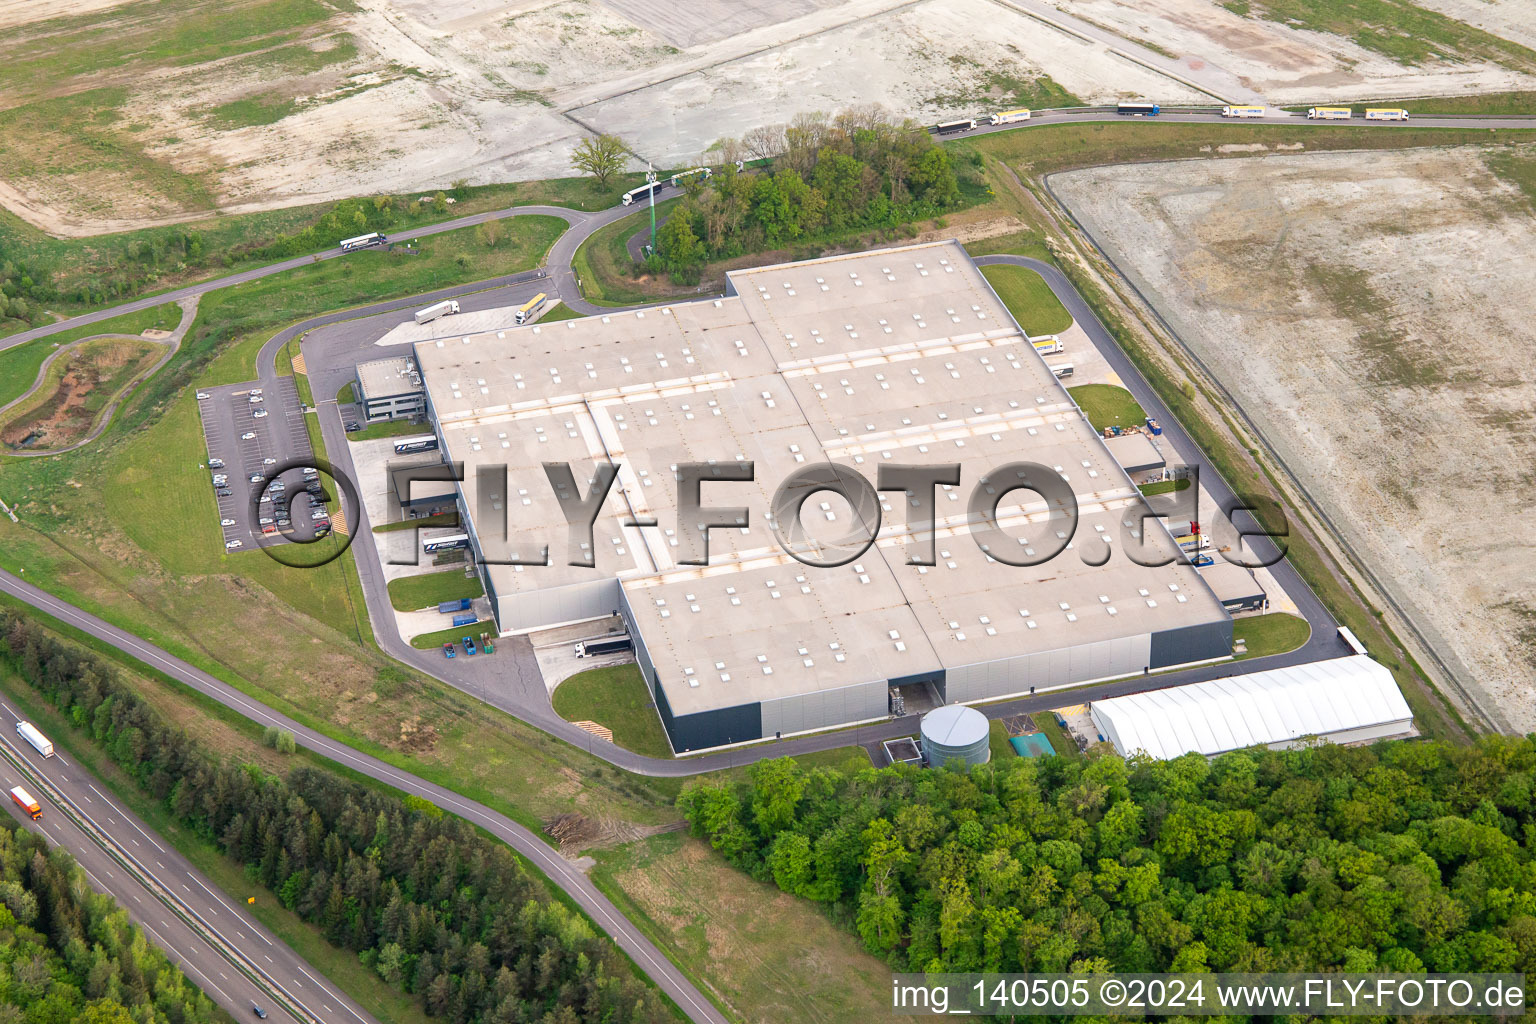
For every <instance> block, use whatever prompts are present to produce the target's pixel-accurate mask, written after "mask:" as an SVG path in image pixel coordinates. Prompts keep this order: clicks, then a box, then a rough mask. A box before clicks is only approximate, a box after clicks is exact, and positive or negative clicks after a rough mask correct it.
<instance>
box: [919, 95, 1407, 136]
mask: <svg viewBox="0 0 1536 1024" xmlns="http://www.w3.org/2000/svg"><path fill="white" fill-rule="evenodd" d="M1162 109H1163V108H1162V107H1161V106H1159V105H1158V104H1156V103H1149V102H1145V101H1135V102H1124V103H1117V104H1115V113H1116V114H1117V115H1119V116H1120V117H1157V116H1158V115H1159V114H1161V113H1162ZM1221 116H1222V117H1228V118H1254V117H1267V116H1269V108H1268V107H1265V106H1262V105H1259V104H1250V105H1247V106H1226V107H1222V108H1221ZM1354 116H1355V111H1354V108H1353V107H1310V108H1308V110H1307V119H1308V120H1309V121H1347V120H1349V119H1350V118H1352V117H1354ZM1029 118H1030V112H1029V111H1028V110H1024V109H1022V108H1021V109H1019V110H1004V111H1000V112H999V113H996V114H987V115H986V116H984V117H966V118H961V119H959V120H956V121H943V122H940V123H939V124H936V125H934V126H933V127H932V128H931V129H930V131H932V132H933V133H934V134H935V135H956V134H959V133H960V132H969V131H974V130H976V129H977V128H981V127H984V126H987V127H990V126H994V125H1001V124H1016V123H1018V122H1020V121H1028V120H1029ZM1365 119H1366V120H1367V121H1406V120H1408V111H1406V110H1404V109H1403V108H1402V107H1367V108H1365Z"/></svg>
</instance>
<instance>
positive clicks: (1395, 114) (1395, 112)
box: [1365, 107, 1408, 121]
mask: <svg viewBox="0 0 1536 1024" xmlns="http://www.w3.org/2000/svg"><path fill="white" fill-rule="evenodd" d="M1365 119H1366V120H1367V121H1406V120H1408V111H1406V110H1404V109H1403V108H1402V107H1366V108H1365Z"/></svg>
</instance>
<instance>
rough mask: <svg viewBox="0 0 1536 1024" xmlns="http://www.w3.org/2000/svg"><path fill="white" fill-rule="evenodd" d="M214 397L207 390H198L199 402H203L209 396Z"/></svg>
mask: <svg viewBox="0 0 1536 1024" xmlns="http://www.w3.org/2000/svg"><path fill="white" fill-rule="evenodd" d="M212 397H213V396H212V395H210V394H209V393H208V392H206V391H199V392H198V393H197V400H198V401H199V402H201V401H203V400H204V399H208V398H212Z"/></svg>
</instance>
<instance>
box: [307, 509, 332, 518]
mask: <svg viewBox="0 0 1536 1024" xmlns="http://www.w3.org/2000/svg"><path fill="white" fill-rule="evenodd" d="M309 518H311V519H329V518H331V514H330V513H329V512H327V511H326V510H325V509H323V508H317V509H315V510H314V511H313V512H311V513H310V514H309Z"/></svg>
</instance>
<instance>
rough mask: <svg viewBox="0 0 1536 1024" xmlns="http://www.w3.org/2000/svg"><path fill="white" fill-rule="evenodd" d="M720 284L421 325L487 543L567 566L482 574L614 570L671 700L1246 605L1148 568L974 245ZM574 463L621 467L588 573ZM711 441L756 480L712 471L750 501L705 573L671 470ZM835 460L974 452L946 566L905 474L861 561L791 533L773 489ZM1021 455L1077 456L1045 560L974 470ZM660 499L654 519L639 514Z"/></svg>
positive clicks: (675, 704) (516, 578) (854, 676)
mask: <svg viewBox="0 0 1536 1024" xmlns="http://www.w3.org/2000/svg"><path fill="white" fill-rule="evenodd" d="M729 281H730V285H731V289H732V291H733V292H734V294H731V295H729V296H727V297H725V298H721V299H709V300H702V301H697V302H689V303H679V304H677V305H674V306H671V307H665V308H659V309H648V310H642V311H638V312H624V313H612V314H608V315H604V316H597V317H589V318H585V319H581V320H569V321H563V322H559V323H553V324H549V325H547V326H540V325H534V326H532V327H522V328H513V329H507V330H503V331H492V332H487V333H484V334H478V335H470V336H467V337H452V338H446V339H438V340H435V341H423V342H420V343H418V344H417V346H416V354H417V362H418V364H419V365H420V368H421V371H422V373H423V374H424V376H425V379H426V386H427V391H428V397H429V400H430V406H431V411H432V413H433V416H434V419H435V421H436V423H437V425H438V431H439V434H440V435H441V437H442V440H443V448H444V451H445V454H446V457H447V458H449V459H451V460H455V461H458V460H462V461H463V462H464V463H465V477H466V479H465V481H464V483H463V484H462V485H461V490H462V492H463V496H464V499H465V504H466V506H467V509H468V512H469V514H470V516H471V519H472V526H471V529H472V530H473V532H474V534H475V536H476V538H477V541H478V543H479V544H480V545H481V547H482V549H483V550H484V552H485V554H486V555H487V556H488V557H493V558H494V557H497V556H498V555H501V554H504V553H505V552H507V551H514V552H517V554H518V556H519V557H523V558H527V557H531V556H533V555H534V554H536V552H537V551H538V550H539V549H540V548H541V547H543V546H544V545H548V546H549V548H550V552H551V556H552V561H553V562H554V563H555V564H553V565H551V566H548V567H513V566H493V567H491V568H490V577H491V582H492V585H493V589H494V590H495V591H496V595H497V597H498V598H499V599H506V598H507V597H508V596H509V595H517V594H523V593H540V594H546V593H549V594H552V593H554V592H556V591H560V590H563V589H565V588H572V587H580V586H583V585H590V584H594V583H598V582H601V581H609V582H610V584H611V581H612V580H614V579H615V578H617V579H618V580H619V585H620V586H621V587H622V591H623V596H624V598H625V602H626V604H627V606H628V608H629V609H630V613H631V616H632V619H633V624H634V625H635V627H636V628H637V629H638V631H639V633H640V635H641V637H642V638H643V640H644V644H645V648H646V651H647V652H648V655H649V657H650V659H651V661H652V662H653V663H654V667H655V671H656V674H657V676H658V678H659V679H660V681H661V685H662V687H663V688H664V689H665V691H666V696H667V701H668V704H669V705H670V708H671V711H672V713H674V714H677V715H682V714H690V713H695V712H699V711H702V710H707V709H713V708H722V707H730V706H734V705H740V704H743V703H746V702H751V701H759V700H771V699H775V698H779V697H784V696H787V695H793V694H804V693H809V692H813V691H832V690H837V689H839V688H842V687H848V686H853V685H856V684H860V683H865V682H868V681H869V680H872V679H881V680H886V679H896V678H901V677H906V676H913V675H920V674H922V673H930V672H935V671H940V670H953V669H955V668H958V667H962V666H973V665H977V664H979V663H991V662H1001V661H1004V660H1007V659H1013V658H1018V657H1021V656H1028V655H1035V654H1042V655H1043V654H1046V653H1048V652H1058V651H1060V650H1062V649H1063V648H1068V647H1076V646H1080V645H1085V644H1093V643H1097V642H1099V641H1112V640H1117V639H1120V638H1125V637H1140V636H1145V635H1147V634H1149V633H1158V632H1161V631H1167V630H1176V629H1179V628H1181V627H1184V626H1189V625H1195V624H1201V623H1210V622H1216V621H1225V620H1226V619H1227V615H1226V612H1225V611H1224V610H1223V609H1222V607H1221V604H1220V603H1219V602H1218V601H1217V600H1216V598H1215V597H1214V596H1213V595H1212V593H1211V591H1210V589H1209V588H1208V587H1207V586H1206V585H1205V583H1204V582H1203V581H1202V580H1201V578H1200V577H1199V575H1198V574H1197V573H1196V572H1195V571H1194V569H1193V568H1191V567H1189V566H1188V565H1187V564H1177V563H1175V564H1168V565H1165V566H1162V567H1159V568H1149V567H1145V566H1143V565H1139V564H1137V563H1135V562H1133V561H1131V560H1130V558H1128V557H1127V556H1126V554H1125V553H1124V552H1122V551H1119V550H1116V549H1119V548H1123V547H1125V546H1126V544H1127V543H1130V544H1134V545H1145V546H1146V548H1147V549H1148V550H1149V551H1154V552H1157V553H1159V554H1161V555H1162V556H1163V557H1164V558H1167V559H1173V558H1175V557H1176V555H1177V547H1176V545H1174V543H1173V541H1172V539H1171V538H1170V537H1169V536H1168V534H1167V531H1166V530H1164V529H1163V528H1162V527H1161V526H1160V525H1157V524H1150V525H1151V526H1152V528H1151V529H1150V530H1147V531H1145V532H1143V531H1142V530H1141V529H1140V527H1141V525H1142V522H1141V517H1142V516H1143V515H1144V514H1147V512H1148V510H1147V507H1146V504H1145V502H1144V500H1143V499H1142V496H1141V493H1140V492H1139V491H1138V490H1137V489H1136V487H1135V486H1134V485H1133V484H1132V483H1131V482H1130V479H1129V478H1128V477H1127V476H1126V474H1125V472H1124V471H1123V470H1122V469H1121V468H1120V467H1119V465H1118V464H1117V463H1116V462H1115V460H1114V459H1113V458H1112V457H1111V456H1110V454H1109V452H1108V451H1107V450H1106V448H1105V446H1104V442H1103V440H1102V439H1101V438H1099V437H1098V435H1097V434H1096V433H1095V432H1094V430H1093V429H1092V427H1091V426H1089V424H1088V422H1087V420H1086V419H1085V418H1084V417H1083V415H1082V413H1081V412H1080V411H1079V409H1078V408H1077V406H1076V405H1075V403H1074V402H1073V401H1072V399H1071V398H1070V396H1069V395H1068V394H1067V393H1066V391H1065V390H1064V389H1063V388H1062V385H1061V384H1060V382H1058V381H1057V380H1056V378H1055V376H1054V375H1053V374H1052V373H1051V371H1050V370H1049V369H1048V368H1047V367H1046V365H1045V362H1044V360H1042V359H1041V357H1040V356H1039V354H1038V353H1036V352H1035V350H1034V348H1033V346H1032V345H1030V343H1029V341H1028V338H1027V336H1026V335H1025V333H1024V332H1023V331H1021V330H1020V328H1019V326H1018V325H1017V324H1015V323H1014V322H1013V319H1012V318H1011V316H1010V315H1009V313H1008V311H1007V309H1006V308H1005V307H1004V306H1003V305H1002V304H1001V303H1000V302H999V301H998V299H997V297H996V295H995V294H994V293H993V292H992V289H991V288H990V286H989V285H988V284H987V282H986V280H985V278H983V277H982V275H981V273H980V272H979V271H978V270H977V268H976V267H975V265H974V264H973V263H972V262H971V260H970V258H969V257H968V256H967V255H966V253H965V251H964V250H963V249H962V248H961V247H960V246H959V245H958V244H956V243H953V242H941V243H933V244H926V245H916V246H908V247H904V248H899V249H887V250H880V251H876V252H869V253H859V254H854V255H847V256H836V257H829V258H825V259H820V260H812V261H809V262H805V263H797V264H788V265H783V266H775V267H765V268H761V269H756V270H744V271H735V272H733V273H731V274H730V275H729ZM566 460H568V461H569V462H570V463H571V465H572V468H573V471H574V472H575V475H576V478H577V480H578V482H580V483H582V484H583V485H584V486H585V482H586V481H587V480H588V479H590V475H591V472H592V467H593V466H594V465H595V464H596V463H597V462H600V461H607V460H611V461H613V462H615V463H617V464H619V466H620V474H619V479H618V482H617V483H616V484H615V486H614V489H613V490H612V492H610V494H609V497H608V500H607V502H606V503H605V505H604V506H603V509H602V513H601V515H600V516H599V519H598V522H597V524H596V528H595V539H594V543H595V548H596V551H595V559H596V567H595V568H591V569H587V568H577V567H571V566H568V565H566V564H564V562H565V558H564V555H565V532H564V526H563V524H564V517H563V515H562V513H561V511H560V509H559V507H558V505H557V503H556V501H555V499H554V496H553V494H552V493H551V491H550V488H549V485H548V483H547V482H546V480H545V477H544V473H543V470H542V468H541V467H542V464H543V463H545V462H550V461H555V462H558V461H566ZM709 460H716V461H718V462H720V463H727V464H729V463H735V462H739V461H752V462H754V463H755V465H756V480H755V481H754V482H752V483H722V482H714V483H706V485H705V487H704V490H703V495H704V498H703V500H704V504H705V505H706V506H745V507H746V508H747V509H748V522H747V524H746V526H745V528H743V529H740V530H737V529H730V530H715V531H713V532H712V533H711V537H710V565H708V566H707V567H698V566H688V565H682V564H680V561H679V560H680V557H681V554H680V550H679V546H678V538H677V536H676V526H677V509H676V500H677V495H676V486H675V483H674V479H673V468H674V467H675V466H676V464H678V463H681V462H707V461H709ZM828 461H830V462H836V463H839V464H841V465H843V466H845V467H847V468H851V469H853V470H855V471H856V472H858V473H859V474H860V475H862V476H863V477H864V478H865V479H866V480H868V481H869V482H870V483H871V484H872V485H873V484H874V483H875V480H876V473H877V471H878V467H879V466H880V465H881V464H883V463H893V464H894V463H909V464H910V463H935V464H947V463H959V464H960V466H961V483H960V486H958V487H954V488H950V487H943V488H941V489H940V494H939V496H938V510H937V516H938V530H937V533H938V540H937V551H938V562H937V564H936V565H934V566H932V567H914V566H910V565H908V564H906V561H907V558H908V555H909V554H912V553H915V548H914V547H913V546H912V544H911V538H910V537H909V533H908V530H907V526H906V517H905V514H904V513H905V511H906V509H905V507H904V505H903V502H902V500H901V498H900V497H899V496H898V495H894V494H882V495H881V500H882V511H883V519H882V523H881V527H880V531H879V534H878V536H877V540H876V543H875V545H874V546H873V547H871V548H870V549H869V550H868V551H865V552H864V553H863V554H862V555H861V556H860V557H859V558H857V559H855V560H854V561H853V562H852V563H850V564H848V565H845V566H843V567H841V568H837V569H821V568H813V567H809V566H805V565H802V564H801V563H799V562H797V561H796V560H794V559H793V558H791V557H790V556H788V555H787V554H785V553H784V552H783V550H782V549H781V548H780V546H779V545H778V543H777V541H776V540H775V538H774V535H773V532H772V531H771V529H769V528H768V526H767V525H766V518H767V514H768V511H769V503H770V499H771V497H772V495H773V492H774V490H775V489H776V488H777V486H778V484H779V482H780V481H782V480H783V479H784V478H785V477H786V476H787V475H788V474H790V473H792V472H793V471H795V470H796V469H799V468H802V467H803V466H804V465H806V464H808V463H814V462H828ZM1019 461H1029V462H1034V463H1039V464H1042V465H1045V466H1048V467H1051V468H1052V469H1054V470H1055V471H1056V472H1057V473H1059V474H1061V475H1062V476H1063V477H1064V478H1065V479H1066V481H1067V482H1068V484H1069V485H1070V486H1071V488H1072V490H1073V491H1074V492H1075V493H1076V496H1077V501H1078V504H1079V508H1080V519H1079V522H1078V525H1077V529H1076V534H1075V536H1074V537H1073V538H1072V542H1071V543H1072V546H1071V548H1070V549H1068V550H1066V551H1064V552H1063V553H1062V554H1061V555H1059V556H1057V557H1056V558H1054V559H1052V560H1050V561H1048V562H1046V563H1045V564H1043V565H1039V566H1034V567H1031V568H1016V567H1013V566H1009V565H1005V564H1003V563H1001V562H998V561H996V560H994V559H992V558H990V557H989V556H987V555H986V554H984V553H983V552H982V551H981V550H980V549H979V548H978V546H977V544H976V543H975V541H974V539H973V537H972V536H971V535H970V534H971V532H972V528H973V524H972V523H971V522H970V520H969V516H968V512H967V506H968V498H969V496H970V493H971V490H972V488H973V487H975V486H976V485H977V482H978V480H980V478H981V477H982V476H984V475H986V474H987V473H988V472H990V471H992V470H994V469H996V468H997V467H1000V466H1002V465H1004V464H1006V463H1010V462H1019ZM498 465H505V466H506V467H507V472H508V479H507V486H506V493H505V494H502V493H488V494H485V495H483V496H482V495H481V493H480V491H481V487H482V486H483V485H482V483H481V481H480V480H478V479H477V469H479V468H480V467H489V466H498ZM492 486H494V485H492ZM497 490H498V491H499V488H497ZM482 497H483V499H484V504H485V505H486V506H487V508H494V509H496V514H495V515H493V516H490V517H487V516H485V515H483V514H481V510H480V506H481V504H482ZM1011 502H1019V503H1021V504H1011ZM502 510H504V511H505V512H506V514H507V519H508V524H507V528H506V530H505V532H503V530H502V529H501V527H500V525H499V523H498V522H497V521H496V519H497V518H498V517H499V516H500V512H501V511H502ZM999 514H1000V522H1001V524H1002V525H1003V526H1004V527H1005V528H1007V530H1008V532H1009V533H1010V534H1011V535H1012V536H1013V537H1014V538H1015V541H1014V542H1015V543H1017V545H1018V547H1019V549H1020V550H1023V551H1025V552H1026V553H1033V550H1034V545H1036V544H1039V545H1044V543H1045V542H1046V541H1047V540H1050V539H1052V538H1050V537H1049V536H1048V535H1047V531H1052V532H1053V531H1055V530H1056V529H1057V525H1058V524H1057V523H1055V522H1052V523H1050V524H1049V526H1047V524H1046V520H1047V517H1048V515H1049V510H1048V509H1047V508H1046V506H1045V503H1044V502H1043V501H1042V500H1041V499H1040V498H1039V497H1038V495H1035V494H1034V493H1032V492H1028V491H1023V490H1017V491H1014V492H1012V495H1011V496H1010V498H1009V500H1008V501H1006V502H1004V504H1003V506H1002V507H1001V509H1000V510H999ZM645 517H654V518H655V519H657V520H658V521H659V526H657V527H643V528H637V527H634V526H626V525H624V523H626V522H627V521H629V520H631V519H643V518H645ZM853 518H854V517H853V515H852V510H851V509H850V507H849V505H848V504H847V502H845V501H844V500H843V499H842V498H841V497H839V496H836V495H833V494H831V493H822V494H819V495H816V496H814V497H813V498H812V499H811V500H810V501H808V502H807V503H806V504H805V506H804V508H803V509H802V516H801V519H802V522H803V523H804V524H805V526H806V528H807V530H808V531H810V532H811V533H812V534H813V535H814V536H816V537H817V538H819V539H821V540H823V541H826V542H832V541H834V540H836V539H838V538H840V537H844V536H846V535H847V534H849V533H850V532H855V533H856V532H857V531H854V530H852V529H851V528H852V526H853V525H854V524H853ZM551 524H559V525H556V526H552V525H551ZM1144 560H1145V559H1144ZM1100 563H1101V564H1100ZM606 610H607V609H606V608H605V609H604V612H606ZM501 625H502V628H503V629H516V628H519V627H520V625H521V624H520V623H518V622H505V621H503V622H502V623H501ZM1138 670H1139V663H1138Z"/></svg>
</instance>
